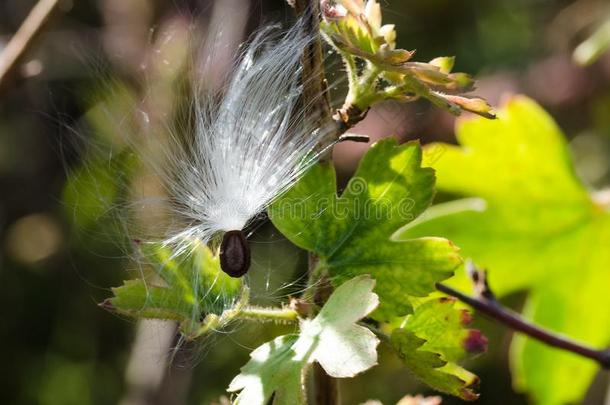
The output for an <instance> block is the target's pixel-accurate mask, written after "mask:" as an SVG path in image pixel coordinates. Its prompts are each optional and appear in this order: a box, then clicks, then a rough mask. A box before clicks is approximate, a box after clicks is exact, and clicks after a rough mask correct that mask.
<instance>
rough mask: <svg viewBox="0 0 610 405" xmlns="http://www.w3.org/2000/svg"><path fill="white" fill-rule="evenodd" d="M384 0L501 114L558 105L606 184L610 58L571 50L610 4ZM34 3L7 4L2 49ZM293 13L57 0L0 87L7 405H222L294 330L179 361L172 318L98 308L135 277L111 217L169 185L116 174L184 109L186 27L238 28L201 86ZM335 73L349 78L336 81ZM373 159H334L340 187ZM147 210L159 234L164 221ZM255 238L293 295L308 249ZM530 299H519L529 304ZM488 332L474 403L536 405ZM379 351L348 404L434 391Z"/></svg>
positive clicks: (215, 343)
mask: <svg viewBox="0 0 610 405" xmlns="http://www.w3.org/2000/svg"><path fill="white" fill-rule="evenodd" d="M381 3H382V6H383V8H384V13H385V14H384V15H385V19H386V21H388V22H391V23H395V24H396V25H397V29H398V32H399V38H398V43H399V44H400V45H401V46H402V47H404V48H408V49H417V50H418V53H417V55H416V59H417V60H422V61H426V60H429V59H431V58H433V57H436V56H440V55H456V56H457V65H456V70H458V71H464V72H469V73H472V74H475V75H476V77H477V79H478V88H479V89H478V94H479V95H482V96H484V97H486V98H487V99H488V100H490V101H491V102H492V104H499V103H500V102H501V100H502V99H503V97H505V96H506V95H508V94H511V93H524V94H527V95H529V96H530V97H532V98H534V99H536V100H537V101H538V102H540V103H541V104H542V105H543V106H545V107H546V108H547V109H548V110H549V111H550V112H551V113H552V114H553V115H554V116H555V118H556V119H557V120H558V122H559V123H560V125H561V126H562V128H563V129H564V130H565V132H566V133H567V134H568V136H569V137H570V139H571V146H572V150H573V153H574V156H575V159H576V162H577V167H578V172H579V174H580V176H581V177H582V178H583V179H584V181H585V182H586V183H587V184H590V185H591V186H592V187H596V188H602V187H604V186H608V184H609V183H610V159H609V158H610V56H609V55H605V56H602V57H601V58H600V59H599V60H598V61H597V62H595V63H594V64H592V65H590V66H588V67H580V66H578V65H577V64H575V63H574V62H573V60H572V51H573V50H574V48H575V47H576V46H577V45H578V44H579V43H580V42H581V41H582V40H584V39H586V38H587V37H588V36H589V35H590V34H591V33H592V32H594V30H595V29H596V27H598V26H599V25H600V24H602V23H603V22H604V21H605V20H607V19H610V5H609V4H608V2H607V1H606V0H601V1H596V0H580V1H564V0H562V1H559V0H557V1H553V0H494V1H486V0H470V1H455V0H391V1H381ZM33 4H34V2H33V1H30V0H27V1H26V0H3V1H2V2H0V50H1V49H2V48H3V47H4V46H5V45H6V42H7V41H8V40H9V39H10V37H11V35H12V34H13V33H14V32H15V31H16V30H17V28H18V27H19V25H20V23H21V22H22V21H23V19H24V18H25V16H26V15H27V13H28V12H29V10H30V9H31V7H32V6H33ZM290 13H291V12H290V10H289V9H288V8H287V7H286V6H285V5H284V4H283V2H282V1H280V0H276V1H263V0H216V1H213V0H198V1H195V0H192V1H186V0H184V1H183V0H174V1H171V2H168V1H160V0H131V1H123V0H98V1H93V0H81V1H70V0H66V1H63V2H61V4H60V7H59V10H58V12H57V13H55V15H54V16H53V17H52V19H51V20H50V21H49V23H48V24H47V25H46V27H45V29H44V31H43V32H42V34H41V35H40V37H39V38H38V39H37V41H36V43H35V46H34V47H33V48H32V49H31V50H30V52H29V53H28V54H27V57H26V58H25V59H24V60H23V61H22V63H20V64H19V66H18V68H17V69H16V71H15V72H14V74H13V75H12V76H11V77H10V80H9V81H8V83H5V85H3V86H2V87H1V88H0V289H1V290H0V308H1V311H2V314H3V319H2V322H1V323H0V343H1V345H0V358H1V359H2V363H1V364H2V366H0V403H2V404H44V405H47V404H48V405H54V404H57V405H60V404H62V405H63V404H67V405H70V404H115V403H120V404H209V403H211V402H213V401H218V400H219V398H220V397H221V395H223V393H224V389H225V388H226V386H227V385H228V383H229V381H230V380H231V378H232V376H234V375H235V374H237V372H238V369H239V367H240V366H241V365H243V364H244V363H245V362H246V359H247V356H248V353H249V351H250V349H252V348H254V347H256V346H258V345H259V344H260V343H262V342H264V341H266V340H269V339H270V338H272V337H274V336H275V335H276V334H278V333H279V332H280V329H282V328H281V327H272V328H268V327H267V328H261V327H258V326H255V325H238V326H235V329H234V332H235V333H232V334H228V333H227V334H220V335H218V336H215V337H211V338H207V339H206V340H205V341H204V342H202V343H201V344H200V345H197V346H192V347H191V346H186V347H183V348H182V349H181V350H180V351H177V352H173V351H172V350H171V348H172V347H173V346H174V345H175V343H176V341H175V337H174V330H173V327H172V325H168V324H163V323H160V322H150V323H144V324H135V323H134V322H132V321H129V320H125V319H121V318H120V317H118V316H114V315H111V314H109V313H107V312H105V311H103V310H102V309H100V308H98V307H97V305H96V303H98V302H100V301H102V300H103V299H104V298H106V297H108V296H109V295H110V290H109V287H111V286H117V285H119V284H120V283H121V281H122V280H124V279H127V278H133V277H134V276H137V272H138V268H137V266H136V265H135V264H134V263H133V262H132V261H130V260H129V258H128V255H127V254H126V249H125V246H126V245H127V244H128V243H129V237H130V235H129V234H126V233H125V232H122V230H123V228H122V226H123V225H124V224H123V222H122V221H120V220H118V219H117V218H115V217H114V216H113V213H112V210H110V209H109V208H112V206H113V205H114V204H115V203H116V202H117V200H120V199H125V198H127V196H132V195H140V194H142V195H147V194H148V191H150V189H151V188H152V189H154V187H155V183H154V182H151V181H150V176H146V175H143V176H141V177H140V181H139V182H137V183H136V185H134V186H132V187H130V188H126V187H125V184H124V183H123V182H122V179H121V178H120V176H119V173H123V172H125V171H126V170H125V169H128V168H130V167H131V165H130V162H129V161H128V159H126V158H125V157H124V156H122V155H121V151H122V150H123V148H124V142H123V141H122V140H124V139H125V138H124V137H125V135H126V134H127V135H128V136H130V134H131V133H134V134H136V135H133V136H137V133H138V132H139V131H140V130H141V129H142V127H143V125H145V126H146V129H147V130H152V132H153V133H158V134H162V133H163V130H164V128H165V127H164V123H165V122H166V121H167V119H168V118H167V117H168V116H171V115H172V114H175V113H176V110H178V109H179V105H180V97H181V93H180V92H179V91H176V89H177V88H179V86H178V85H177V84H176V83H178V82H179V81H180V73H181V67H182V65H183V63H184V61H185V60H188V58H189V55H188V54H187V53H188V52H187V48H186V46H187V43H188V42H189V41H188V39H189V35H190V34H191V33H192V32H193V30H194V29H195V30H199V31H201V32H205V31H206V29H208V28H209V27H218V26H221V27H222V29H223V33H225V32H226V36H224V41H226V43H225V44H224V45H226V49H227V55H217V56H219V58H220V59H219V63H218V65H217V70H210V71H208V72H206V76H205V79H204V80H205V81H206V83H205V85H206V86H209V87H214V86H218V80H219V79H220V77H221V76H222V73H223V71H224V70H226V69H227V65H228V60H229V59H230V56H231V54H232V53H233V52H234V51H235V48H236V46H237V45H238V44H239V43H240V42H241V41H242V40H244V39H245V38H246V37H247V35H248V33H250V32H252V31H253V30H255V29H256V27H257V26H259V25H261V24H262V23H265V22H272V21H282V20H286V19H287V18H289V17H290ZM193 27H195V28H193ZM331 65H333V66H335V67H336V63H335V64H331ZM330 77H331V82H334V81H339V77H340V72H337V73H336V74H334V75H330ZM453 124H454V118H453V117H452V116H450V115H449V114H447V113H445V112H442V111H438V110H435V109H432V108H431V107H430V106H429V105H427V104H425V103H414V104H410V105H398V104H395V103H386V104H383V105H380V106H378V107H376V108H374V109H373V110H372V111H371V113H370V115H369V117H368V118H367V120H366V121H365V122H363V123H361V124H360V125H359V126H358V128H357V129H356V131H357V132H362V133H366V134H368V135H371V136H372V137H373V139H376V138H379V137H383V136H390V135H393V136H398V137H400V138H401V139H404V140H406V139H414V138H421V139H422V140H423V141H424V142H428V141H431V140H439V139H440V140H445V141H451V140H452V139H453ZM365 149H366V146H365V145H340V146H339V147H338V148H337V149H336V151H335V161H336V164H337V166H338V169H339V173H340V175H341V176H342V178H343V179H344V180H345V179H346V178H347V177H348V176H349V175H350V173H351V172H352V171H353V169H354V168H355V165H356V163H357V161H358V158H359V156H361V154H362V153H363V151H364V150H365ZM102 156H105V158H102ZM108 156H112V158H110V157H108ZM117 168H121V169H123V170H122V171H116V170H117ZM100 196H106V197H107V198H108V200H107V201H106V200H103V199H102V200H101V201H100V198H101V197H100ZM136 216H137V217H138V218H137V222H138V223H139V224H140V226H141V227H146V226H150V225H151V224H150V222H154V221H152V220H151V218H155V213H154V212H151V211H149V210H141V212H139V213H137V215H136ZM147 223H148V225H147ZM152 225H154V224H152ZM253 246H254V257H253V261H254V267H253V269H252V270H251V271H250V276H249V277H250V282H251V283H252V284H253V285H254V286H255V288H254V290H255V293H256V299H257V300H259V301H260V302H273V301H275V300H279V299H282V298H285V297H286V296H288V295H290V294H291V293H294V292H296V290H297V289H298V285H294V284H292V283H291V282H292V281H293V280H295V279H296V278H298V276H299V274H301V273H302V271H303V266H304V263H305V258H304V257H303V254H302V252H299V251H298V250H296V249H295V248H293V247H291V245H290V244H289V243H288V242H287V241H285V240H284V238H283V237H282V236H281V235H280V234H278V232H277V231H275V230H274V229H272V228H271V226H270V225H266V226H264V227H263V228H261V229H260V230H259V231H258V232H257V234H256V235H255V236H254V238H253ZM522 298H523V297H520V296H514V297H511V298H510V299H509V300H508V301H507V304H509V305H511V306H513V307H514V308H519V306H520V304H521V302H522ZM477 322H478V324H477V326H478V327H480V328H482V329H483V330H484V332H485V334H486V335H487V336H488V337H489V339H490V350H489V353H488V354H487V355H485V356H482V357H480V358H478V359H477V360H475V361H474V362H472V364H470V365H468V366H469V368H470V369H472V370H474V371H475V372H477V373H478V374H479V376H480V377H481V379H482V385H481V394H482V396H481V399H480V400H479V401H478V403H481V404H521V403H527V401H526V399H525V398H524V397H522V396H519V395H517V394H514V393H513V392H512V390H511V383H510V376H509V373H508V364H507V355H506V349H507V346H508V343H509V341H510V334H509V333H507V332H506V330H504V329H503V328H499V327H497V326H495V325H494V324H492V323H489V322H486V321H484V320H478V321H477ZM381 356H382V363H384V365H383V367H376V368H374V369H373V370H371V371H369V372H368V373H366V374H364V375H362V376H359V377H357V378H356V379H354V380H349V381H344V382H341V386H342V388H343V393H344V401H345V403H346V404H357V403H361V402H364V401H366V400H367V399H379V400H381V401H383V403H385V404H393V403H396V401H397V400H398V399H400V398H401V397H402V396H404V395H405V394H408V393H412V394H415V393H427V390H426V388H425V387H422V386H420V385H419V384H418V383H417V382H416V381H414V380H413V379H412V378H411V377H410V376H409V374H408V372H407V371H405V370H404V369H403V368H402V367H401V365H400V363H399V362H398V360H397V359H395V358H393V357H392V355H391V354H390V353H387V352H384V351H382V352H381ZM169 363H171V365H168V364H169ZM607 382H608V378H607V375H600V377H599V378H598V379H597V380H596V382H595V383H594V385H593V386H592V388H591V390H590V392H589V394H588V396H587V399H586V401H585V402H586V403H588V404H602V403H604V401H605V400H604V398H605V393H606V390H607ZM607 401H610V400H607ZM444 403H447V404H452V403H459V401H457V400H455V399H451V398H447V399H445V401H444ZM606 403H610V402H606Z"/></svg>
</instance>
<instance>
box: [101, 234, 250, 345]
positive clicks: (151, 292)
mask: <svg viewBox="0 0 610 405" xmlns="http://www.w3.org/2000/svg"><path fill="white" fill-rule="evenodd" d="M141 251H142V253H143V254H144V256H145V257H146V258H147V259H148V260H149V261H150V265H151V267H152V268H153V269H154V271H155V273H156V274H157V275H158V277H159V281H158V282H156V283H152V284H150V283H147V282H145V281H144V280H130V281H126V282H125V283H124V284H123V286H121V287H118V288H114V289H113V290H112V291H113V294H114V297H112V298H110V299H108V300H106V301H105V302H104V303H103V304H102V306H104V307H105V308H108V309H110V310H112V311H114V312H117V313H120V314H123V315H127V316H130V317H133V318H138V319H140V318H160V319H171V320H176V321H178V322H179V323H180V329H181V331H182V332H183V333H184V334H185V335H187V336H191V337H193V336H195V334H196V333H197V330H198V329H199V327H200V326H201V323H202V322H203V321H202V319H204V318H205V316H206V315H209V314H216V315H217V314H220V313H221V312H222V311H223V310H225V309H226V307H227V305H230V304H232V303H233V302H234V301H235V300H236V299H237V297H238V295H239V293H240V291H241V281H240V280H239V279H234V278H231V277H229V276H228V275H226V274H225V273H224V272H223V271H222V270H221V269H220V263H219V258H218V257H217V256H214V255H213V253H212V251H211V250H210V249H209V248H208V247H207V246H204V245H203V244H201V243H200V242H195V241H194V242H192V249H191V251H190V252H188V253H187V254H184V255H182V256H178V257H174V256H172V254H171V251H170V250H169V249H167V248H165V247H163V246H160V245H158V244H150V245H143V246H142V247H141Z"/></svg>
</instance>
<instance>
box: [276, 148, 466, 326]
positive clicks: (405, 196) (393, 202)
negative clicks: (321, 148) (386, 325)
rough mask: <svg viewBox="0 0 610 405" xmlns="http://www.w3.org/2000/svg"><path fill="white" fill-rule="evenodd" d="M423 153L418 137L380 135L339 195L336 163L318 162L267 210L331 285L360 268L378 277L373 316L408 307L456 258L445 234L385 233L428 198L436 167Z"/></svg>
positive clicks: (417, 212)
mask: <svg viewBox="0 0 610 405" xmlns="http://www.w3.org/2000/svg"><path fill="white" fill-rule="evenodd" d="M421 158H422V157H421V148H420V146H419V145H418V144H417V143H409V144H405V145H402V146H397V144H396V141H395V140H393V139H387V140H383V141H380V142H378V143H376V144H375V145H373V146H372V147H371V149H370V151H369V152H368V153H367V154H366V156H365V157H364V158H363V159H362V161H361V163H360V166H359V168H358V170H357V172H356V174H355V175H354V178H353V179H352V180H351V181H350V183H349V184H348V186H347V188H346V189H345V191H344V192H343V193H342V195H341V196H340V197H339V196H338V195H337V192H336V180H335V171H334V169H333V168H332V167H331V166H329V165H324V164H322V165H318V166H315V167H314V168H312V169H311V170H310V171H309V172H308V173H307V174H306V175H305V177H304V178H303V179H302V180H301V181H300V182H299V183H298V184H297V185H296V186H295V187H293V188H292V189H291V190H290V191H288V192H287V193H286V194H285V195H284V196H282V197H281V198H280V199H279V200H278V201H276V203H275V204H274V205H273V206H272V207H271V208H270V210H269V215H270V217H271V219H272V221H273V223H274V224H275V226H276V227H277V228H278V229H279V230H280V231H281V232H282V233H283V234H284V235H286V237H287V238H288V239H290V240H291V241H292V242H293V243H295V244H296V245H298V246H300V247H302V248H304V249H307V250H309V251H312V252H315V253H316V254H317V255H318V256H319V257H320V259H321V261H322V264H321V265H322V266H324V267H325V268H326V269H327V270H328V272H329V274H330V276H331V278H332V280H333V283H334V285H340V284H341V283H343V282H344V281H345V280H347V279H349V278H351V277H354V276H356V275H359V274H370V275H372V276H373V277H374V278H375V279H376V280H377V288H376V292H377V293H378V294H379V296H380V298H381V304H380V306H379V309H378V310H377V311H376V312H375V314H374V317H375V318H377V319H391V318H392V317H397V316H403V315H406V314H408V313H410V312H411V309H412V307H411V303H410V301H409V297H424V296H426V295H428V294H429V293H431V292H432V291H434V289H435V288H434V284H435V283H436V282H438V281H441V280H444V279H447V278H449V277H450V276H451V275H453V270H454V269H455V268H456V267H458V266H459V264H460V263H461V258H460V256H459V255H458V253H457V249H456V248H455V246H453V244H452V243H451V242H449V241H448V240H446V239H441V238H419V239H411V240H405V241H400V242H399V241H394V240H392V239H391V235H392V233H394V232H395V231H396V230H397V229H398V228H399V227H400V226H401V225H404V224H406V223H409V222H411V221H412V220H414V219H415V218H416V217H417V216H419V215H420V214H421V213H422V212H423V211H424V210H425V209H426V208H427V207H428V205H429V204H430V202H431V200H432V197H433V194H434V192H433V187H434V172H433V171H432V170H431V169H427V168H422V167H421Z"/></svg>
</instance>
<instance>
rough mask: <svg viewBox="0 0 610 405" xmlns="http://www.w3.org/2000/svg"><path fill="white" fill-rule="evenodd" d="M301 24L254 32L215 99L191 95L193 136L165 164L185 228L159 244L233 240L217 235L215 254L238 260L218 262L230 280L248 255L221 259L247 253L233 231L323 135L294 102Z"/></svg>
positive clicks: (297, 171) (277, 190)
mask: <svg viewBox="0 0 610 405" xmlns="http://www.w3.org/2000/svg"><path fill="white" fill-rule="evenodd" d="M304 27H305V24H304V23H303V22H302V21H299V22H297V24H295V25H294V26H293V27H292V28H291V29H289V30H288V31H286V32H284V33H281V34H278V33H277V29H275V28H265V29H263V30H262V31H260V32H259V33H258V34H257V35H255V36H254V38H253V40H252V41H251V42H250V43H249V44H248V45H247V46H246V47H245V49H244V51H243V53H242V56H241V58H240V62H238V63H237V64H236V65H235V67H234V71H233V72H232V74H231V75H230V77H229V78H228V83H227V85H226V88H225V90H224V91H223V93H222V95H221V97H220V101H217V100H218V97H211V96H205V95H201V94H200V93H199V92H195V93H197V94H196V96H195V98H196V101H195V113H194V114H195V115H194V121H195V134H194V137H193V138H194V139H192V141H191V142H192V143H191V144H189V145H188V146H186V147H185V146H182V149H181V150H177V151H176V156H175V157H174V158H172V159H170V161H169V166H170V172H171V173H172V177H171V178H172V181H171V182H169V184H168V189H169V190H168V191H169V192H170V194H171V196H172V198H173V199H174V200H175V201H176V203H177V204H176V206H177V207H179V209H178V211H179V214H180V215H181V216H182V217H184V218H185V219H186V220H187V222H188V223H190V225H189V226H187V227H186V228H185V229H182V230H179V231H178V232H175V233H174V234H173V235H171V236H170V237H169V238H167V240H166V244H168V245H173V246H175V247H176V249H177V251H178V253H181V252H182V251H183V250H184V249H188V246H189V245H188V243H186V241H188V240H192V239H193V238H194V239H198V240H200V241H202V242H203V243H208V242H209V241H210V240H211V239H212V238H214V237H218V236H222V235H225V234H226V233H229V235H231V236H232V237H228V238H227V237H224V238H223V243H222V245H221V249H220V250H221V255H223V254H224V256H223V263H240V265H239V266H241V267H239V266H238V267H239V268H237V267H234V268H227V266H228V265H226V264H225V265H223V270H224V271H225V272H227V273H228V274H229V275H232V276H241V275H243V274H244V273H245V272H246V271H247V267H249V262H250V253H249V251H241V253H240V252H238V253H237V255H238V256H239V255H241V256H242V257H241V258H240V257H226V254H227V253H226V252H228V251H229V250H231V251H232V252H234V253H235V252H237V251H238V250H240V249H246V250H247V249H248V248H247V244H245V243H241V242H242V238H241V237H236V236H235V232H239V231H243V230H244V228H246V227H247V226H248V225H249V224H250V223H251V222H252V220H253V219H254V218H255V217H256V216H257V215H259V214H260V213H262V212H264V210H265V209H266V208H267V207H268V206H269V205H270V204H271V203H272V202H273V201H274V200H275V199H276V198H277V197H279V196H280V195H282V193H284V192H285V191H287V190H288V189H289V188H290V187H291V186H292V185H293V184H294V183H295V182H296V181H297V180H298V179H299V178H300V177H301V175H302V174H303V173H304V172H305V171H306V170H307V169H308V168H309V167H310V166H311V165H312V164H313V163H314V162H315V161H316V159H315V158H316V151H319V145H320V144H321V142H322V141H323V139H324V138H325V137H326V136H327V134H328V131H329V130H330V128H320V127H317V125H318V123H319V122H320V120H319V119H318V117H317V116H315V112H314V110H313V109H311V108H309V105H308V104H306V103H304V102H303V100H302V97H301V93H302V89H303V78H302V77H301V76H302V74H301V73H302V69H301V57H302V55H303V51H304V49H306V48H307V46H308V45H309V44H310V43H311V41H312V40H313V38H312V36H311V35H308V34H306V30H305V28H304ZM319 96H320V97H323V95H319ZM244 240H245V239H244ZM224 241H231V246H227V245H226V244H225V243H224ZM227 243H228V242H227ZM244 246H245V247H244ZM244 266H245V268H244ZM229 267H230V266H229Z"/></svg>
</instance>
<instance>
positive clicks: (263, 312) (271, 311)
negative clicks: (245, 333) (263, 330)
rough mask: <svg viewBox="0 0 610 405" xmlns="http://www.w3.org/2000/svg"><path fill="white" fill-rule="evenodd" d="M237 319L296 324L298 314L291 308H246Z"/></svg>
mask: <svg viewBox="0 0 610 405" xmlns="http://www.w3.org/2000/svg"><path fill="white" fill-rule="evenodd" d="M239 318H243V319H251V320H258V321H263V322H264V321H271V322H282V323H294V322H298V320H299V314H298V313H297V311H295V310H294V309H291V308H261V307H246V308H244V309H242V310H241V312H240V313H239Z"/></svg>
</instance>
